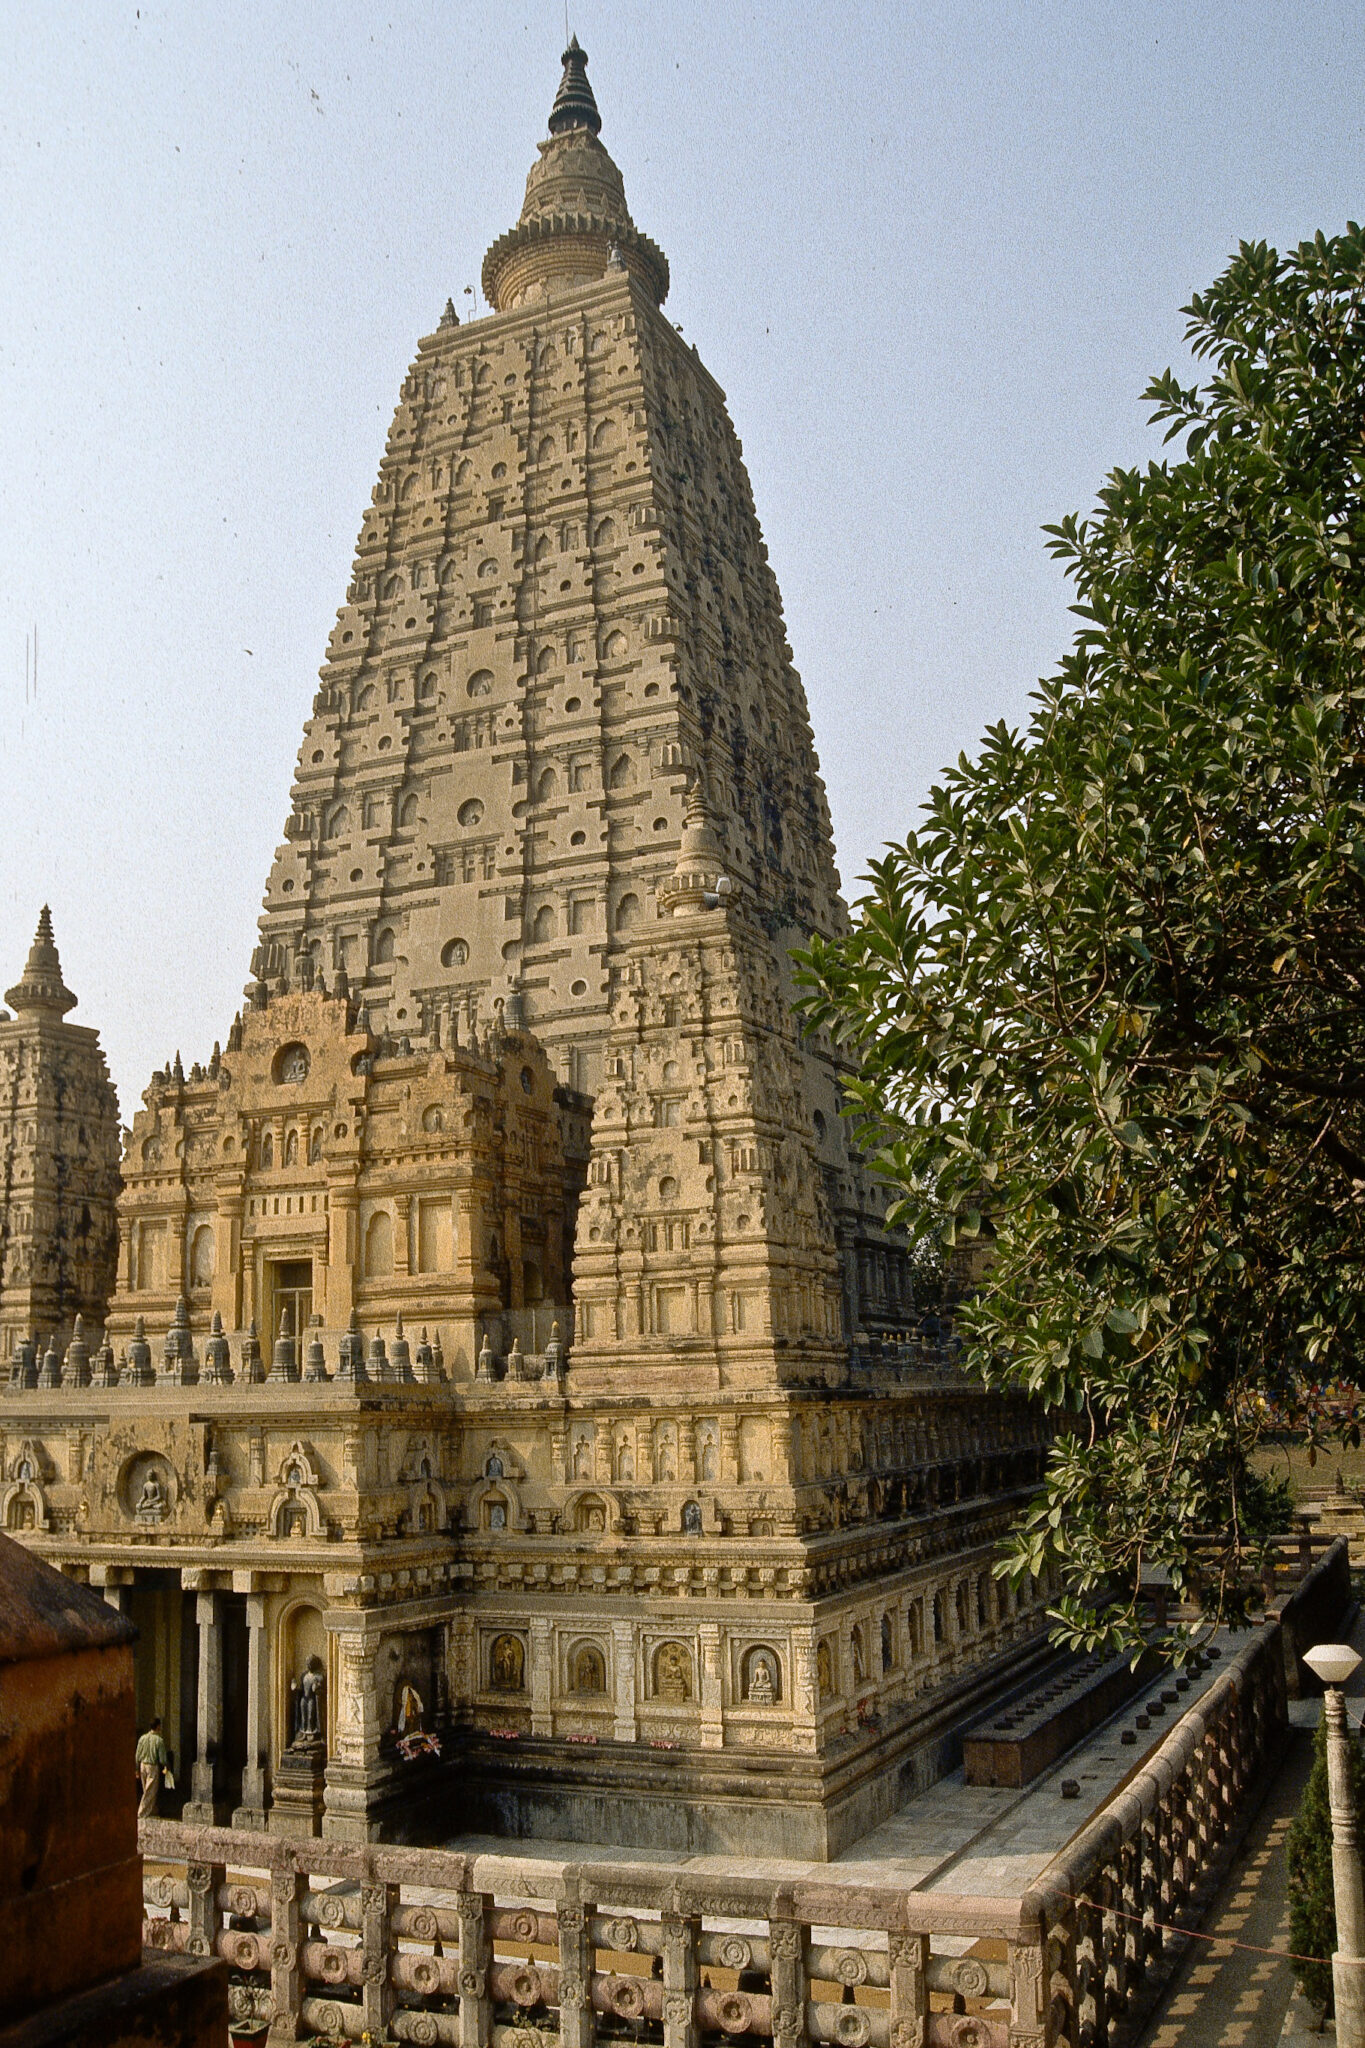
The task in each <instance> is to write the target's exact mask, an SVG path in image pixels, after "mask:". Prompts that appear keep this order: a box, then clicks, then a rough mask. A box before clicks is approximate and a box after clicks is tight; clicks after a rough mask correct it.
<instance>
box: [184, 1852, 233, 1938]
mask: <svg viewBox="0 0 1365 2048" xmlns="http://www.w3.org/2000/svg"><path fill="white" fill-rule="evenodd" d="M185 1881H186V1883H187V1884H188V1885H189V1888H190V1931H189V1938H188V1940H187V1942H186V1944H185V1946H186V1948H187V1949H188V1951H189V1953H190V1954H191V1955H192V1956H216V1955H217V1953H218V1932H219V1929H220V1928H221V1927H222V1924H223V1916H222V1912H221V1910H220V1908H219V1905H218V1892H219V1888H220V1886H222V1885H224V1884H226V1883H227V1866H226V1865H225V1864H222V1863H187V1864H186V1866H185Z"/></svg>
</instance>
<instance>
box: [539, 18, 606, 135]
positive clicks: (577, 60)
mask: <svg viewBox="0 0 1365 2048" xmlns="http://www.w3.org/2000/svg"><path fill="white" fill-rule="evenodd" d="M560 61H561V63H562V64H563V66H564V76H563V77H562V78H561V79H560V81H559V91H558V92H557V93H556V94H555V103H554V105H553V106H552V107H551V109H550V120H549V129H550V133H551V135H566V134H567V133H568V131H569V130H570V129H571V128H586V129H588V130H589V132H590V133H591V134H593V135H600V134H601V133H602V116H601V115H600V114H599V113H598V111H597V101H596V100H595V99H594V98H593V92H592V87H591V86H590V85H589V84H588V53H587V51H586V50H585V49H584V48H583V46H582V44H581V43H580V42H579V40H578V37H577V36H570V38H569V47H568V49H567V50H566V51H565V52H564V55H563V57H562V58H561V59H560Z"/></svg>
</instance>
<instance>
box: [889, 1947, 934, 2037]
mask: <svg viewBox="0 0 1365 2048" xmlns="http://www.w3.org/2000/svg"><path fill="white" fill-rule="evenodd" d="M886 1939H887V1949H888V1964H889V1972H890V1978H891V2048H924V2044H925V2041H926V2039H927V2037H928V2027H929V1975H928V1973H929V1937H928V1935H927V1934H898V1933H896V1932H895V1931H894V1930H893V1932H892V1933H890V1934H889V1935H888V1936H887V1938H886Z"/></svg>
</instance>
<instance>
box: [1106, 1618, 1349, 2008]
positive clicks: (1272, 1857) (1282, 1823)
mask: <svg viewBox="0 0 1365 2048" xmlns="http://www.w3.org/2000/svg"><path fill="white" fill-rule="evenodd" d="M1350 1640H1351V1642H1352V1644H1353V1645H1354V1647H1355V1648H1356V1649H1357V1650H1359V1651H1360V1652H1361V1653H1362V1655H1365V1608H1362V1609H1357V1612H1356V1617H1355V1622H1354V1625H1353V1627H1352V1629H1351V1632H1350ZM1346 1691H1347V1695H1348V1697H1349V1698H1350V1699H1351V1700H1353V1701H1354V1702H1355V1705H1354V1707H1353V1710H1352V1719H1353V1720H1358V1719H1359V1717H1360V1714H1361V1711H1362V1708H1363V1707H1365V1665H1362V1666H1361V1669H1360V1670H1359V1671H1358V1672H1357V1673H1356V1675H1355V1677H1354V1678H1353V1679H1352V1681H1351V1683H1350V1685H1348V1686H1347V1688H1346ZM1289 1711H1290V1717H1291V1720H1292V1722H1293V1724H1294V1733H1293V1737H1292V1739H1291V1742H1290V1745H1289V1749H1288V1751H1287V1753H1286V1756H1285V1760H1284V1762H1283V1764H1282V1765H1281V1766H1280V1769H1279V1771H1278V1772H1277V1774H1276V1776H1275V1778H1274V1779H1273V1780H1272V1782H1271V1784H1270V1786H1269V1788H1268V1790H1267V1792H1266V1796H1265V1800H1264V1802H1263V1804H1262V1806H1261V1809H1260V1811H1259V1813H1258V1814H1257V1816H1256V1818H1255V1820H1254V1821H1253V1823H1252V1825H1251V1828H1250V1830H1249V1832H1248V1834H1247V1838H1246V1840H1245V1842H1244V1843H1243V1845H1242V1848H1241V1850H1240V1851H1239V1853H1238V1855H1237V1857H1236V1858H1235V1860H1234V1862H1233V1864H1232V1867H1231V1869H1230V1870H1229V1872H1228V1874H1227V1877H1226V1879H1225V1880H1224V1882H1223V1884H1222V1885H1221V1887H1220V1888H1219V1890H1218V1892H1217V1894H1216V1895H1215V1897H1214V1900H1213V1902H1212V1904H1211V1906H1210V1907H1209V1910H1208V1912H1207V1913H1206V1914H1205V1916H1204V1919H1203V1921H1202V1922H1201V1931H1202V1932H1203V1933H1205V1934H1211V1935H1219V1934H1222V1935H1226V1936H1227V1937H1228V1938H1229V1940H1230V1941H1236V1942H1240V1943H1244V1944H1245V1946H1244V1947H1242V1948H1231V1947H1222V1946H1217V1945H1215V1944H1214V1943H1212V1942H1204V1941H1192V1942H1191V1943H1190V1946H1189V1953H1188V1954H1187V1955H1186V1957H1185V1958H1184V1960H1183V1961H1182V1962H1181V1964H1180V1965H1179V1967H1178V1968H1177V1970H1176V1973H1175V1976H1174V1977H1173V1979H1172V1981H1171V1984H1170V1986H1169V1987H1168V1989H1167V1991H1166V1994H1165V1996H1164V1997H1163V1999H1162V2001H1161V2003H1160V2005H1159V2006H1158V2007H1157V2009H1156V2012H1155V2013H1154V2014H1153V2016H1152V2018H1151V2019H1150V2020H1149V2021H1148V2023H1147V2027H1146V2029H1145V2031H1144V2032H1143V2033H1142V2034H1141V2035H1140V2036H1139V2038H1138V2041H1137V2042H1136V2043H1135V2044H1134V2048H1310V2044H1311V2048H1324V2044H1330V2043H1331V2042H1332V2041H1333V2040H1334V2039H1335V2038H1336V2029H1335V2028H1334V2027H1333V2026H1332V2025H1331V2023H1330V2021H1329V2023H1328V2025H1327V2028H1326V2031H1325V2032H1324V2033H1317V2032H1313V2031H1311V2028H1312V2026H1313V2022H1314V2020H1315V2018H1316V2015H1315V2014H1314V2013H1313V2012H1312V2011H1311V2010H1310V2009H1309V2007H1308V2006H1307V2004H1306V2003H1305V2001H1304V2000H1303V1999H1302V1998H1300V1997H1299V1995H1298V1993H1297V1991H1296V1989H1295V1985H1294V1974H1293V1970H1292V1968H1291V1966H1290V1965H1289V1964H1288V1963H1287V1962H1282V1961H1280V1960H1278V1958H1277V1957H1275V1956H1273V1955H1257V1954H1254V1953H1252V1952H1251V1951H1253V1950H1254V1949H1276V1950H1280V1951H1285V1950H1287V1949H1288V1947H1289V1903H1288V1899H1287V1897H1286V1878H1287V1865H1286V1855H1285V1838H1286V1836H1287V1835H1288V1833H1289V1824H1290V1822H1291V1821H1292V1820H1293V1818H1294V1814H1295V1812H1296V1810H1297V1808H1298V1804H1299V1800H1300V1797H1301V1796H1302V1793H1303V1788H1304V1785H1305V1784H1306V1782H1307V1779H1308V1772H1309V1768H1310V1766H1311V1764H1312V1761H1313V1741H1312V1735H1313V1730H1314V1728H1315V1727H1316V1726H1317V1723H1318V1718H1319V1715H1320V1714H1321V1711H1322V1705H1321V1702H1320V1701H1319V1700H1316V1699H1312V1700H1294V1701H1292V1702H1291V1703H1290V1710H1289Z"/></svg>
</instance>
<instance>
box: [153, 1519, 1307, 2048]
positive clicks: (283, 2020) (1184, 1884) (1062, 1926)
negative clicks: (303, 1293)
mask: <svg viewBox="0 0 1365 2048" xmlns="http://www.w3.org/2000/svg"><path fill="white" fill-rule="evenodd" d="M1345 1557H1346V1553H1345V1545H1344V1543H1340V1542H1339V1543H1337V1544H1336V1545H1334V1546H1333V1548H1332V1550H1331V1551H1330V1552H1329V1553H1328V1554H1327V1555H1326V1556H1325V1557H1324V1558H1322V1559H1320V1560H1319V1562H1318V1563H1317V1564H1315V1565H1314V1567H1313V1569H1312V1570H1311V1571H1310V1572H1309V1573H1308V1575H1307V1576H1306V1577H1305V1578H1304V1579H1303V1580H1302V1581H1301V1583H1300V1585H1299V1587H1298V1588H1297V1590H1296V1591H1295V1592H1294V1593H1293V1594H1291V1595H1290V1597H1289V1598H1288V1600H1287V1601H1286V1603H1285V1607H1284V1609H1283V1611H1282V1613H1281V1615H1280V1617H1279V1618H1278V1619H1276V1620H1272V1621H1270V1622H1267V1623H1266V1624H1265V1625H1264V1626H1263V1627H1262V1628H1260V1629H1259V1630H1258V1631H1257V1632H1256V1633H1255V1635H1254V1636H1252V1637H1251V1638H1250V1639H1249V1641H1248V1642H1247V1645H1246V1647H1245V1648H1244V1649H1243V1650H1242V1651H1241V1652H1240V1653H1239V1654H1238V1655H1237V1656H1236V1657H1234V1658H1232V1659H1231V1660H1230V1661H1229V1665H1228V1668H1227V1670H1226V1671H1225V1672H1223V1673H1222V1675H1221V1676H1220V1677H1219V1679H1218V1680H1217V1681H1216V1683H1215V1684H1214V1685H1213V1686H1212V1687H1211V1688H1210V1689H1209V1690H1208V1691H1207V1692H1206V1693H1205V1694H1204V1695H1203V1697H1202V1698H1201V1699H1200V1701H1199V1702H1198V1704H1197V1705H1196V1706H1195V1707H1193V1708H1191V1709H1190V1711H1189V1712H1187V1713H1186V1714H1185V1715H1183V1716H1182V1718H1181V1719H1180V1721H1178V1722H1177V1723H1176V1725H1175V1726H1174V1727H1173V1728H1172V1729H1171V1731H1170V1733H1169V1734H1168V1735H1167V1737H1166V1739H1165V1741H1164V1742H1162V1743H1161V1745H1160V1746H1159V1748H1157V1749H1156V1750H1155V1751H1154V1752H1153V1754H1152V1755H1151V1756H1150V1757H1149V1758H1148V1760H1147V1762H1146V1763H1145V1765H1144V1766H1143V1768H1142V1769H1141V1770H1139V1771H1138V1772H1137V1774H1136V1775H1135V1776H1134V1777H1133V1778H1132V1779H1130V1780H1129V1781H1128V1782H1127V1783H1126V1784H1125V1785H1124V1786H1123V1788H1122V1789H1121V1790H1120V1791H1119V1792H1118V1793H1117V1794H1116V1795H1115V1796H1114V1797H1113V1798H1112V1799H1111V1800H1110V1801H1109V1802H1108V1804H1107V1805H1106V1806H1105V1807H1104V1808H1103V1809H1102V1810H1101V1812H1100V1813H1099V1814H1097V1815H1096V1816H1095V1818H1094V1819H1093V1820H1092V1821H1091V1822H1090V1824H1089V1825H1088V1826H1087V1827H1086V1828H1084V1829H1083V1830H1082V1832H1081V1833H1080V1835H1079V1836H1078V1837H1077V1838H1076V1839H1075V1840H1074V1841H1073V1842H1072V1843H1071V1844H1070V1845H1069V1846H1068V1848H1067V1849H1066V1850H1064V1851H1063V1853H1062V1854H1061V1855H1060V1856H1059V1857H1058V1858H1056V1859H1055V1860H1054V1862H1053V1863H1051V1864H1050V1865H1049V1866H1048V1867H1047V1869H1046V1870H1045V1871H1044V1872H1043V1873H1042V1875H1041V1876H1040V1877H1039V1879H1038V1880H1037V1881H1036V1882H1035V1883H1034V1885H1033V1886H1032V1887H1031V1888H1030V1889H1029V1890H1028V1891H1027V1892H1026V1893H1025V1894H1024V1895H1023V1897H1013V1898H990V1897H964V1896H960V1895H955V1894H952V1893H948V1892H942V1891H937V1890H936V1891H931V1892H913V1891H911V1892H907V1891H905V1890H904V1889H901V1888H897V1887H894V1886H891V1885H888V1886H886V1887H879V1886H876V1885H870V1884H866V1883H860V1882H850V1881H844V1880H842V1879H841V1876H840V1872H839V1867H838V1866H837V1865H831V1866H829V1867H828V1868H827V1869H826V1870H824V1871H821V1872H818V1873H815V1874H812V1873H811V1871H810V1869H809V1867H808V1866H806V1867H801V1868H795V1869H794V1870H793V1873H792V1876H791V1878H790V1881H784V1878H783V1872H782V1869H781V1866H780V1865H777V1864H774V1865H771V1866H769V1868H770V1870H771V1871H772V1872H774V1873H775V1876H774V1875H763V1874H759V1872H758V1871H757V1870H756V1867H755V1866H754V1865H753V1864H736V1865H734V1866H732V1867H730V1868H728V1869H727V1868H716V1867H715V1866H713V1867H712V1868H711V1869H710V1870H707V1871H698V1872H695V1873H694V1872H692V1871H691V1870H688V1869H686V1868H684V1869H682V1870H681V1871H679V1870H675V1869H671V1868H668V1867H666V1866H662V1865H659V1864H642V1863H638V1862H632V1861H631V1860H629V1857H628V1855H626V1854H624V1853H623V1854H622V1856H621V1858H620V1859H619V1860H617V1859H613V1860H610V1861H607V1860H593V1859H592V1857H591V1856H585V1857H584V1858H583V1859H582V1860H578V1861H573V1862H564V1861H560V1860H558V1859H554V1858H536V1859H534V1860H522V1859H518V1858H515V1857H511V1856H498V1855H466V1854H461V1853H458V1852H454V1851H445V1850H432V1849H407V1848H401V1847H384V1846H370V1845H355V1846H351V1845H344V1844H337V1843H329V1842H314V1841H299V1840H291V1839H287V1838H279V1839H273V1838H265V1839H263V1838H262V1837H261V1836H260V1835H256V1834H245V1833H234V1832H232V1831H229V1830H226V1829H191V1828H186V1827H183V1826H181V1825H178V1824H176V1823H174V1822H169V1821H155V1820H153V1821H145V1822H144V1823H143V1824H142V1830H141V1845H142V1850H143V1854H144V1856H145V1858H146V1859H147V1864H148V1876H147V1888H146V1896H147V1907H148V1919H147V1922H146V1928H145V1933H146V1939H147V1941H148V1943H149V1945H152V1946H156V1947H162V1948H166V1949H171V1950H178V1951H183V1952H185V1953H188V1954H191V1955H220V1956H222V1957H224V1958H225V1960H226V1961H227V1962H228V1964H229V1966H230V1968H231V1971H232V1974H233V1979H234V1982H233V1988H232V1994H231V1995H232V2000H233V2008H234V2011H235V2013H236V2014H237V2016H238V2017H239V2018H243V2019H245V2018H249V2017H255V2018H269V2019H270V2021H271V2028H272V2038H275V2039H279V2040H293V2039H295V2038H297V2037H298V2036H299V2035H300V2034H303V2033H313V2032H315V2033H317V2034H320V2035H323V2036H326V2037H330V2038H333V2039H336V2040H338V2041H356V2040H359V2039H360V2038H361V2037H362V2035H363V2034H364V2033H365V2032H366V2031H367V2030H368V2031H369V2032H371V2033H374V2034H378V2033H379V2032H380V2031H381V2029H383V2028H385V2027H387V2028H388V2030H389V2033H390V2035H391V2036H392V2037H393V2038H395V2039H397V2040H400V2041H413V2042H422V2043H431V2044H436V2043H441V2044H450V2048H593V2044H596V2043H598V2042H607V2041H610V2040H614V2039H618V2038H628V2039H633V2040H648V2041H653V2042H657V2043H659V2044H661V2048H701V2044H702V2042H703V2039H706V2040H709V2041H711V2042H715V2043H720V2042H723V2041H724V2040H725V2039H726V2038H727V2037H730V2038H737V2037H740V2036H742V2037H744V2041H745V2044H746V2048H752V2044H753V2043H755V2042H760V2043H768V2042H771V2043H772V2048H798V2044H806V2043H828V2044H831V2048H1082V2044H1084V2048H1108V2044H1111V2043H1114V2042H1116V2041H1117V2040H1118V2039H1119V2038H1120V2032H1121V2031H1122V2033H1124V2034H1127V2033H1128V2032H1130V2031H1131V2028H1132V2025H1133V2023H1134V2022H1135V2021H1136V2020H1137V2019H1138V2018H1140V2016H1141V2015H1142V2013H1143V2012H1144V2011H1145V2010H1146V2009H1147V2008H1148V2007H1149V2005H1150V2004H1151V2002H1152V2000H1153V1998H1154V1997H1155V1995H1156V1992H1157V1990H1158V1989H1159V1988H1160V1985H1161V1983H1162V1982H1163V1981H1164V1978H1165V1975H1166V1973H1167V1970H1168V1969H1169V1966H1170V1964H1171V1962H1172V1960H1173V1957H1174V1954H1175V1952H1176V1950H1177V1949H1178V1948H1179V1946H1180V1942H1179V1935H1178V1933H1177V1932H1176V1931H1175V1930H1178V1929H1180V1928H1181V1927H1183V1926H1188V1925H1190V1924H1191V1923H1192V1922H1193V1920H1194V1919H1195V1918H1196V1917H1197V1913H1198V1910H1199V1904H1200V1896H1201V1893H1202V1891H1203V1890H1204V1888H1205V1887H1206V1886H1207V1885H1208V1883H1209V1882H1210V1881H1211V1879H1212V1877H1213V1875H1214V1874H1215V1872H1216V1870H1217V1867H1218V1864H1219V1859H1220V1855H1221V1854H1222V1852H1223V1851H1224V1850H1225V1849H1226V1848H1227V1846H1228V1844H1229V1842H1230V1839H1231V1838H1232V1837H1233V1836H1234V1835H1235V1832H1236V1829H1237V1825H1238V1820H1239V1815H1240V1814H1241V1813H1242V1812H1243V1810H1244V1806H1245V1802H1246V1799H1247V1795H1248V1793H1249V1792H1250V1790H1251V1788H1252V1785H1253V1782H1254V1781H1255V1780H1256V1778H1257V1777H1258V1775H1259V1774H1260V1772H1261V1771H1262V1770H1263V1769H1264V1768H1265V1766H1266V1765H1267V1763H1269V1762H1271V1761H1272V1760H1273V1758H1274V1757H1275V1755H1276V1753H1277V1751H1278V1749H1279V1746H1280V1744H1281V1742H1282V1740H1283V1736H1284V1732H1285V1728H1286V1704H1285V1698H1286V1685H1285V1679H1286V1657H1285V1644H1286V1641H1289V1642H1296V1641H1297V1639H1298V1636H1299V1634H1300V1633H1301V1629H1300V1626H1299V1624H1300V1621H1301V1619H1302V1617H1303V1616H1304V1615H1310V1614H1311V1615H1314V1616H1316V1614H1317V1613H1318V1612H1319V1611H1321V1610H1322V1609H1323V1608H1324V1605H1325V1604H1326V1605H1328V1606H1330V1605H1331V1604H1332V1602H1333V1601H1334V1600H1336V1599H1337V1598H1338V1597H1339V1594H1340V1589H1341V1584H1342V1575H1343V1572H1344V1570H1345ZM964 1951H965V1952H964Z"/></svg>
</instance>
